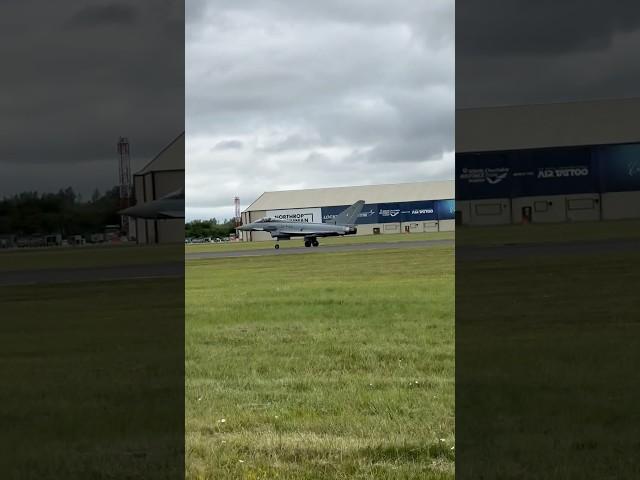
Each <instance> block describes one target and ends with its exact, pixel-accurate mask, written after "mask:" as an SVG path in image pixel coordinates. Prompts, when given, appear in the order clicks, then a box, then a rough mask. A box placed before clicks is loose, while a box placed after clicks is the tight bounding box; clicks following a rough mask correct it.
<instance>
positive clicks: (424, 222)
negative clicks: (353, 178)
mask: <svg viewBox="0 0 640 480" xmlns="http://www.w3.org/2000/svg"><path fill="white" fill-rule="evenodd" d="M357 200H364V201H365V202H366V203H365V206H364V208H363V210H362V213H361V214H360V218H359V219H358V222H357V225H358V235H371V234H385V233H400V232H405V233H414V232H437V231H445V230H453V229H454V228H455V225H454V218H455V217H454V214H455V207H454V183H453V181H452V180H449V181H441V182H414V183H398V184H388V185H361V186H354V187H335V188H313V189H307V190H287V191H280V192H265V193H263V194H262V195H261V196H260V197H259V198H258V199H257V200H255V201H254V202H253V203H252V204H251V205H249V207H247V209H246V210H244V211H243V212H242V223H243V224H247V223H250V222H253V221H255V220H258V219H259V218H262V217H277V218H284V219H287V220H294V221H296V220H298V221H308V222H327V221H329V220H331V219H332V218H334V217H335V216H336V215H338V214H339V213H340V212H341V211H342V210H344V209H345V208H347V207H348V206H349V205H351V204H353V203H355V202H356V201H357ZM240 233H241V238H242V239H243V240H245V241H259V240H269V239H271V235H270V234H269V233H265V232H240Z"/></svg>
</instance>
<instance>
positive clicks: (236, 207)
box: [233, 197, 242, 228]
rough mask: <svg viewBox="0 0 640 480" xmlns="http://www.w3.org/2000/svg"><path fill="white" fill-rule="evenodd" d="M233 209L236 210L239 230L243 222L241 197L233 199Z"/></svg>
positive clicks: (236, 222) (236, 224) (236, 225)
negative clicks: (241, 218)
mask: <svg viewBox="0 0 640 480" xmlns="http://www.w3.org/2000/svg"><path fill="white" fill-rule="evenodd" d="M233 209H234V218H233V219H234V220H235V227H236V228H238V227H239V226H240V225H242V221H241V220H240V197H233Z"/></svg>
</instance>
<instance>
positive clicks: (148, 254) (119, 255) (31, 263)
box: [0, 244, 182, 272]
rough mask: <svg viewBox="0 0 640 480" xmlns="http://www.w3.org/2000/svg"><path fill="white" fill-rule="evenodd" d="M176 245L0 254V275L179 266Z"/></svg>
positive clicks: (59, 248) (100, 247) (126, 245)
mask: <svg viewBox="0 0 640 480" xmlns="http://www.w3.org/2000/svg"><path fill="white" fill-rule="evenodd" d="M181 261H182V249H181V248H179V246H176V245H171V244H169V245H136V244H123V245H101V246H92V245H88V246H80V247H51V248H24V249H17V250H16V249H12V250H4V251H3V250H0V272H3V271H5V272H6V271H12V270H40V269H54V268H63V269H67V268H89V267H113V266H118V265H140V264H149V263H163V262H181Z"/></svg>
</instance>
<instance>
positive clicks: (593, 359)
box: [456, 223, 640, 480]
mask: <svg viewBox="0 0 640 480" xmlns="http://www.w3.org/2000/svg"><path fill="white" fill-rule="evenodd" d="M604 226H606V227H608V230H606V231H605V228H604ZM626 226H627V225H625V224H622V223H621V224H618V225H616V224H615V223H609V224H608V225H607V224H605V223H603V224H602V225H594V224H583V225H570V226H563V227H562V228H560V226H552V227H550V228H549V229H548V230H546V238H552V237H554V236H556V235H558V234H559V233H560V232H564V233H565V235H564V236H563V238H564V239H565V240H573V241H576V240H577V239H580V233H581V232H583V233H587V234H588V235H585V236H587V239H586V241H587V242H591V241H593V240H598V239H604V238H621V239H629V238H632V232H630V231H629V230H627V229H626ZM570 227H572V228H570ZM587 227H595V228H593V230H590V231H588V232H587V231H586V230H585V229H586V228H587ZM616 227H622V228H616ZM520 228H521V230H520V231H525V232H526V231H532V230H533V229H529V228H528V227H520ZM505 231H506V230H505ZM513 231H515V232H517V230H515V228H514V230H513ZM536 231H537V232H540V233H545V230H544V229H543V228H539V229H536ZM478 233H479V234H480V235H481V236H482V235H483V233H484V232H478ZM488 233H490V232H487V234H488ZM467 235H469V236H470V237H473V235H474V232H472V231H468V232H467V233H463V232H462V231H458V239H460V238H463V237H465V236H467ZM605 235H606V237H605ZM514 236H515V235H514ZM496 237H499V238H504V237H503V236H502V232H495V235H494V237H493V238H496ZM487 238H489V239H490V238H491V237H490V236H488V237H484V238H482V237H481V238H478V239H473V238H471V239H472V240H479V241H481V242H482V241H486V239H487ZM512 238H513V237H512ZM530 241H531V240H530ZM458 248H459V247H458ZM508 249H509V247H505V250H508ZM550 251H553V248H545V249H541V250H539V251H538V253H535V251H533V250H532V251H531V252H533V253H526V254H523V255H520V256H518V255H507V256H505V257H503V258H492V259H482V258H480V259H473V258H472V257H469V259H468V260H466V258H467V257H465V256H464V255H463V254H462V249H460V248H459V249H458V250H457V255H458V257H457V262H456V373H457V376H456V399H457V400H456V405H457V409H456V424H457V432H456V433H457V438H458V445H457V447H458V456H457V460H458V463H457V465H456V472H457V474H458V475H459V476H461V477H464V478H504V479H508V478H518V479H525V480H529V479H530V480H534V479H539V478H545V479H558V480H559V479H562V480H566V479H576V480H577V479H580V480H584V479H590V478H597V479H602V478H640V460H639V459H638V458H639V457H638V456H637V455H636V454H635V453H632V452H635V451H637V448H638V446H639V442H638V428H637V426H638V421H639V419H640V407H638V400H637V399H638V398H639V397H640V381H639V380H638V378H639V377H638V375H637V366H638V365H639V364H640V321H639V319H640V317H639V315H638V312H639V311H640V296H639V295H638V271H639V270H640V253H638V251H637V250H635V251H634V250H633V249H627V250H624V251H617V250H616V248H615V246H614V247H609V246H606V247H605V248H602V249H601V250H598V249H596V250H594V251H592V252H590V253H586V254H585V253H580V252H577V253H575V252H574V253H572V254H570V255H566V256H562V255H549V254H548V252H550Z"/></svg>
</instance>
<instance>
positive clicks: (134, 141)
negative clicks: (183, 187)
mask: <svg viewBox="0 0 640 480" xmlns="http://www.w3.org/2000/svg"><path fill="white" fill-rule="evenodd" d="M183 38H184V10H183V1H182V0H136V1H109V0H105V1H101V2H86V1H83V0H65V1H64V2H51V1H43V0H19V1H18V0H10V1H4V2H2V4H1V5H0V55H1V56H2V60H3V62H2V64H3V69H2V80H1V81H2V89H1V90H0V105H1V106H2V128H0V197H2V196H5V195H11V194H14V193H18V192H22V191H25V190H28V191H34V190H37V191H39V192H51V191H54V192H55V191H58V190H59V189H60V188H66V187H68V186H71V187H73V188H74V189H75V190H76V191H77V192H81V193H83V194H84V195H85V198H87V196H88V195H90V194H91V192H93V190H94V189H95V188H96V187H98V188H99V189H100V190H101V191H102V192H104V190H105V189H107V188H110V187H113V186H114V185H116V184H117V183H118V156H117V151H116V144H117V141H118V137H119V136H121V135H123V136H127V137H129V139H130V142H131V160H132V167H133V171H135V170H136V169H138V168H139V167H141V166H143V165H144V164H145V163H146V162H147V161H149V160H150V159H151V158H153V156H155V154H157V153H158V152H159V151H160V150H161V149H162V148H163V147H164V146H165V145H166V144H167V143H169V142H170V141H171V140H173V139H174V138H175V137H176V136H177V135H178V134H180V133H181V132H182V131H183V129H184V116H183V112H184V43H183Z"/></svg>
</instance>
